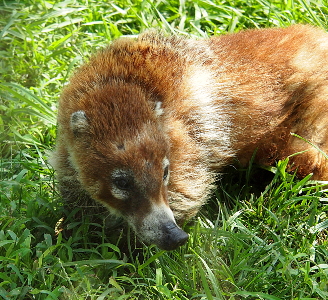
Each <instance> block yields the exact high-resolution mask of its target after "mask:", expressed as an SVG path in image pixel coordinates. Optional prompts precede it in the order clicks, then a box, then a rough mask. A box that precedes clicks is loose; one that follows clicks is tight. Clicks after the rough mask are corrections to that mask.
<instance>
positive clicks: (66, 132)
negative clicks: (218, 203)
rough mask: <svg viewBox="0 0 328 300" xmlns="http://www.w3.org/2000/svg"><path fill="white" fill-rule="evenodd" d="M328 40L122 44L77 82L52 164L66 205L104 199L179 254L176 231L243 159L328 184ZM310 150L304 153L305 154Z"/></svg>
mask: <svg viewBox="0 0 328 300" xmlns="http://www.w3.org/2000/svg"><path fill="white" fill-rule="evenodd" d="M327 97H328V36H327V34H326V33H325V32H323V31H321V30H319V29H316V28H314V27H311V26H302V25H296V26H291V27H288V28H285V29H278V28H276V29H263V30H247V31H243V32H240V33H237V34H231V35H223V36H219V37H212V38H210V39H202V40H192V39H185V38H181V37H175V36H165V35H161V34H157V33H154V32H148V33H144V34H141V35H140V36H139V38H137V39H133V38H120V39H118V40H116V41H115V42H113V43H112V44H111V45H110V46H109V47H108V48H106V49H104V50H102V51H100V52H99V53H97V54H96V55H95V56H93V57H92V58H91V59H90V61H89V62H87V63H86V64H84V65H82V66H81V67H80V68H79V69H78V70H77V72H76V73H75V74H74V75H73V77H72V78H71V80H70V83H69V84H68V86H67V87H66V88H65V89H64V91H63V94H62V96H61V99H60V102H59V111H58V140H57V146H56V150H55V151H54V153H53V156H52V163H53V165H54V167H55V169H56V171H57V177H58V181H59V188H60V190H61V193H62V196H63V198H65V199H66V200H68V201H70V202H74V203H77V204H76V205H78V203H80V201H81V200H83V199H85V200H88V201H89V200H90V199H91V200H92V201H93V200H95V201H97V202H98V203H101V204H103V205H104V206H105V207H107V208H108V209H109V211H110V212H111V213H113V214H115V215H120V216H123V217H124V218H125V219H126V220H127V222H128V223H129V224H130V225H131V226H132V227H133V228H134V230H135V231H136V233H137V234H138V235H139V236H140V238H141V239H142V240H143V241H145V242H146V243H153V244H156V245H158V246H159V247H160V248H162V249H167V250H171V249H175V248H177V247H178V246H179V245H181V244H183V243H184V242H185V241H186V240H187V238H188V235H187V234H186V233H185V232H184V231H183V230H182V229H181V228H180V227H179V226H178V225H177V224H181V222H183V221H184V220H186V219H189V218H191V217H193V216H194V215H195V214H196V213H197V212H198V210H199V209H200V207H201V206H202V205H203V204H204V203H205V201H206V199H207V198H208V196H209V194H210V193H211V190H212V188H213V184H214V182H215V180H216V177H217V174H218V173H219V172H220V171H222V169H223V168H224V167H225V166H227V165H229V164H233V163H234V162H235V161H236V160H238V161H239V162H240V163H241V164H247V163H248V161H249V160H250V158H251V156H252V155H253V153H254V152H255V151H256V150H257V154H256V157H255V161H256V162H258V163H260V164H263V165H270V164H273V163H274V162H275V161H276V160H279V159H284V158H286V157H287V156H289V155H292V154H294V153H296V152H302V153H300V154H298V155H295V156H292V157H291V158H290V170H292V171H293V170H296V171H297V174H298V175H299V176H300V177H302V176H305V175H307V174H308V173H313V178H314V179H325V180H327V179H328V165H327V161H326V159H325V158H324V157H323V155H322V154H321V153H320V152H319V151H318V150H317V149H315V147H312V146H311V145H310V144H308V143H306V142H305V141H304V140H302V139H299V138H297V137H295V136H292V135H290V133H291V132H292V133H296V134H298V135H299V136H302V137H303V138H304V139H307V140H309V141H310V142H312V143H313V144H315V145H316V146H318V147H320V148H321V149H322V150H323V151H327V150H328V138H327V134H328V128H327V122H328V100H327ZM303 151H304V152H303Z"/></svg>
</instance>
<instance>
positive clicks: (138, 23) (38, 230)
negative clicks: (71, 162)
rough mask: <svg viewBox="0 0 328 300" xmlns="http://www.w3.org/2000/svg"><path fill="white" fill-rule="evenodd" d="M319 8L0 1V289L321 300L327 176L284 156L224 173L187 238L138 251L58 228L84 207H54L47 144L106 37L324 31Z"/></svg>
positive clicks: (85, 224) (78, 229)
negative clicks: (61, 105)
mask: <svg viewBox="0 0 328 300" xmlns="http://www.w3.org/2000/svg"><path fill="white" fill-rule="evenodd" d="M327 7H328V2H327V1H290V0H286V1H259V0H252V1H210V0H204V1H197V0H196V1H184V0H180V1H173V0H167V1H132V0H121V1H119V0H115V1H96V0H88V1H87V0H67V1H60V2H56V1H55V2H51V1H45V0H29V1H28V0H23V1H2V2H1V4H0V57H1V59H0V112H1V114H0V200H1V201H0V297H2V298H3V299H242V298H248V299H326V298H327V297H328V259H327V257H328V242H327V234H328V231H327V228H328V219H327V211H328V205H327V204H328V203H327V197H326V190H325V189H324V183H314V182H312V181H311V178H310V177H306V178H305V179H303V180H301V181H299V180H297V179H296V178H295V176H293V174H288V173H287V172H286V163H287V162H286V161H282V162H279V163H278V165H277V166H276V167H275V168H271V169H270V170H263V169H261V168H258V167H256V166H251V167H249V168H248V169H246V170H244V169H233V170H230V171H229V172H227V173H229V174H227V175H226V176H224V177H223V179H222V180H221V181H220V182H218V189H217V192H216V194H215V195H213V198H212V199H211V200H210V201H209V204H208V205H207V206H206V207H204V209H203V210H202V212H201V213H200V214H199V216H198V218H197V219H195V220H194V222H193V223H190V224H186V226H185V229H186V230H187V231H188V232H189V233H190V239H189V241H188V243H187V244H186V245H185V246H183V247H181V248H180V249H178V250H176V251H173V252H165V251H160V250H159V249H157V248H156V247H142V246H140V245H139V244H138V243H136V242H135V236H134V235H133V233H131V232H129V231H128V230H122V231H120V230H117V229H115V230H113V231H112V232H110V233H109V232H108V231H107V229H106V227H105V226H104V224H102V223H101V222H100V223H96V222H94V221H93V220H91V219H90V218H89V216H88V215H86V216H83V217H82V218H81V219H76V218H75V221H71V222H69V223H68V225H67V226H68V232H64V231H61V228H60V222H59V221H60V219H61V218H62V217H63V216H64V215H65V216H66V218H67V219H70V217H71V216H74V215H81V211H80V209H79V208H76V209H75V210H73V211H67V210H65V209H64V208H63V205H62V203H61V201H60V196H59V195H58V194H57V192H56V190H55V180H54V174H53V170H52V169H51V167H50V166H49V165H48V163H47V154H46V152H47V151H48V150H50V149H51V148H52V147H53V144H54V140H55V136H56V126H55V125H56V124H55V123H56V117H55V116H56V102H57V99H58V97H59V94H60V91H61V90H62V88H63V86H64V85H65V83H66V82H67V80H68V77H69V76H70V74H72V72H73V70H74V68H75V67H76V66H78V65H79V64H81V63H82V61H84V60H85V59H87V58H88V57H89V56H90V55H91V53H93V52H94V51H96V50H97V49H99V48H101V47H104V46H105V45H107V44H108V43H109V42H110V41H111V40H113V39H115V38H117V37H119V36H122V35H136V34H138V33H139V32H141V31H143V30H145V29H147V28H150V27H155V28H162V29H164V30H166V31H168V32H171V33H172V34H182V35H191V36H197V37H199V36H209V35H216V34H224V33H226V32H235V31H238V30H241V29H244V28H254V27H255V28H259V27H271V26H287V25H290V24H293V23H310V24H314V25H317V26H320V27H322V28H325V29H328V25H327V18H326V14H327ZM58 226H59V227H58ZM55 229H56V230H55ZM55 231H56V232H55ZM126 231H127V232H126ZM122 245H123V246H122Z"/></svg>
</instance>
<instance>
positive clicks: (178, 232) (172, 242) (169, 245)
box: [160, 222, 189, 250]
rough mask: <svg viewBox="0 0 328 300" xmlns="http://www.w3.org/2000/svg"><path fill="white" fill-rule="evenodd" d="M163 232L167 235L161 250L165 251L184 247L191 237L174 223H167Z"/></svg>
mask: <svg viewBox="0 0 328 300" xmlns="http://www.w3.org/2000/svg"><path fill="white" fill-rule="evenodd" d="M162 230H163V231H164V232H165V235H164V240H163V241H162V244H161V246H160V248H162V249H164V250H174V249H176V248H178V247H179V246H182V245H183V244H185V243H186V241H187V240H188V237H189V235H188V234H187V233H186V232H184V231H183V230H182V229H181V228H179V227H178V226H177V225H176V224H175V223H173V222H169V223H165V224H164V225H163V229H162Z"/></svg>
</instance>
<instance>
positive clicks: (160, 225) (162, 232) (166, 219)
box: [129, 204, 189, 250]
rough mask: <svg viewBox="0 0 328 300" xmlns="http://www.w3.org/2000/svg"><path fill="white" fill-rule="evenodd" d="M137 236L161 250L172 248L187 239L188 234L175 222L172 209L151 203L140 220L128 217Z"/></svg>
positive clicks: (180, 244)
mask: <svg viewBox="0 0 328 300" xmlns="http://www.w3.org/2000/svg"><path fill="white" fill-rule="evenodd" d="M129 223H130V224H131V225H132V226H133V227H134V229H135V231H136V233H137V235H138V236H139V238H140V239H141V240H142V241H144V242H145V243H146V244H155V245H156V246H158V247H159V248H161V249H163V250H174V249H177V248H178V247H179V246H182V245H183V244H185V243H186V241H187V240H188V237H189V236H188V234H187V233H186V232H184V231H183V230H182V229H181V228H180V227H179V226H178V225H177V224H176V222H175V219H174V216H173V213H172V210H171V209H170V208H169V207H168V206H167V205H165V204H160V205H158V204H157V205H153V206H152V208H151V210H150V211H149V212H148V214H147V215H143V216H142V218H141V220H140V219H139V220H138V219H136V218H129Z"/></svg>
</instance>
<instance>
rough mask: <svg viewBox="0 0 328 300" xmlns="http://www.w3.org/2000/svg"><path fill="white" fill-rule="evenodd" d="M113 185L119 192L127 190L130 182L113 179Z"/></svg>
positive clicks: (122, 178) (123, 179) (125, 179)
mask: <svg viewBox="0 0 328 300" xmlns="http://www.w3.org/2000/svg"><path fill="white" fill-rule="evenodd" d="M113 183H114V184H115V185H116V187H118V188H119V189H120V190H129V189H130V188H131V182H130V180H128V179H127V178H124V177H121V178H115V179H114V180H113Z"/></svg>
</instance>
